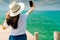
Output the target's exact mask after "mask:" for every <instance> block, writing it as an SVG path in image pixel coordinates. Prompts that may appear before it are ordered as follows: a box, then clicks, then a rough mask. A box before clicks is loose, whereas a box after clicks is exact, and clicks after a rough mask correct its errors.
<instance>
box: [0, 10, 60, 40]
mask: <svg viewBox="0 0 60 40" xmlns="http://www.w3.org/2000/svg"><path fill="white" fill-rule="evenodd" d="M6 12H7V11H3V10H0V24H3V22H4V19H5V15H6ZM22 13H26V11H24V12H22ZM27 30H28V31H29V32H31V33H32V34H33V35H34V32H38V33H39V40H54V31H60V10H50V11H33V12H32V13H31V14H30V15H29V16H28V19H27Z"/></svg>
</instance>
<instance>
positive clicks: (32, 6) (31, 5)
mask: <svg viewBox="0 0 60 40" xmlns="http://www.w3.org/2000/svg"><path fill="white" fill-rule="evenodd" d="M29 3H30V7H31V9H30V10H28V11H27V13H26V14H30V13H31V12H32V11H33V10H34V8H35V6H34V4H33V2H32V1H29Z"/></svg>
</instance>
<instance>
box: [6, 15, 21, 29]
mask: <svg viewBox="0 0 60 40" xmlns="http://www.w3.org/2000/svg"><path fill="white" fill-rule="evenodd" d="M19 16H20V14H19V15H17V16H14V17H9V18H6V22H7V24H8V25H11V26H12V28H14V29H16V28H17V27H18V20H19Z"/></svg>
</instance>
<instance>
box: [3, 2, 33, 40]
mask: <svg viewBox="0 0 60 40" xmlns="http://www.w3.org/2000/svg"><path fill="white" fill-rule="evenodd" d="M29 2H30V7H31V9H30V10H29V11H27V13H25V14H21V12H22V11H23V10H24V7H25V5H24V4H23V3H17V2H15V1H14V2H13V3H11V4H10V5H9V8H10V11H9V12H7V14H6V19H5V22H4V24H3V25H2V27H3V29H4V30H5V29H6V28H7V27H12V29H11V32H10V37H9V40H27V36H26V20H27V17H28V15H29V14H30V12H32V11H33V9H34V5H33V2H32V1H29Z"/></svg>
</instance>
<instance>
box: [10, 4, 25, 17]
mask: <svg viewBox="0 0 60 40" xmlns="http://www.w3.org/2000/svg"><path fill="white" fill-rule="evenodd" d="M18 5H19V6H20V9H19V10H18V11H17V12H16V13H13V12H12V11H11V10H10V16H12V17H14V16H17V15H18V14H20V13H21V12H22V11H23V10H24V7H25V5H24V3H18Z"/></svg>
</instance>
